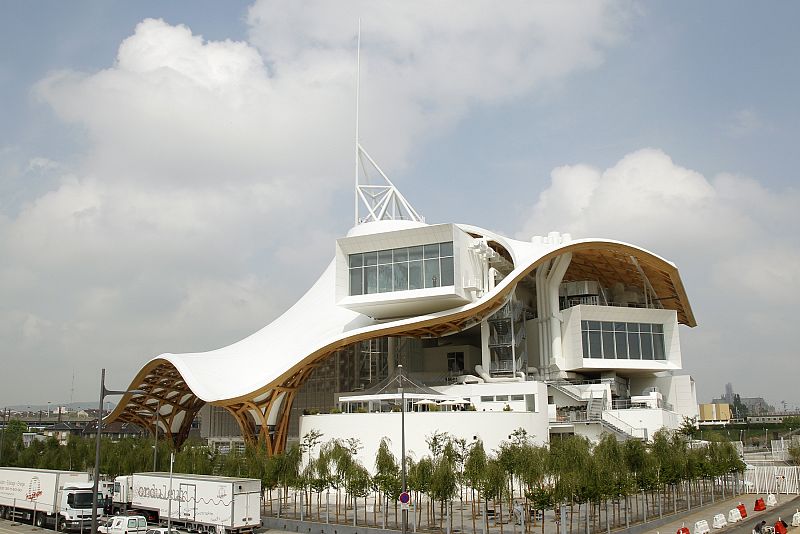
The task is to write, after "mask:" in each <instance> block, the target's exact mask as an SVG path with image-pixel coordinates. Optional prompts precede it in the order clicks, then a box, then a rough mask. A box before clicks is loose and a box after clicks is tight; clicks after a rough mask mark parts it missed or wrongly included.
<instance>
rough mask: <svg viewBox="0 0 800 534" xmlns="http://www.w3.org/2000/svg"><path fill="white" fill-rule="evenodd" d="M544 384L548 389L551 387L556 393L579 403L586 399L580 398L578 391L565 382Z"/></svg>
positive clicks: (555, 381)
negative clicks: (558, 392)
mask: <svg viewBox="0 0 800 534" xmlns="http://www.w3.org/2000/svg"><path fill="white" fill-rule="evenodd" d="M546 383H547V386H548V387H551V388H553V389H555V390H556V391H560V392H561V393H563V394H564V395H566V396H567V397H569V398H571V399H574V400H576V401H581V402H584V401H586V399H584V398H583V397H581V392H580V390H579V389H578V388H576V387H575V386H573V385H572V384H570V383H569V382H567V381H566V380H548V381H547V382H546Z"/></svg>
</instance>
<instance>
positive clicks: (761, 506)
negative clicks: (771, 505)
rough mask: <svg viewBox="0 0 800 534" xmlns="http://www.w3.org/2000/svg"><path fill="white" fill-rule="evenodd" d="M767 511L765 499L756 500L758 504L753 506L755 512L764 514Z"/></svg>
mask: <svg viewBox="0 0 800 534" xmlns="http://www.w3.org/2000/svg"><path fill="white" fill-rule="evenodd" d="M766 509H767V505H766V504H765V503H764V499H762V498H761V497H759V498H758V499H756V503H755V505H753V510H754V511H756V512H763V511H764V510H766Z"/></svg>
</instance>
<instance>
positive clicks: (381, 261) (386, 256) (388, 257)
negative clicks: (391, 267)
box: [378, 250, 392, 265]
mask: <svg viewBox="0 0 800 534" xmlns="http://www.w3.org/2000/svg"><path fill="white" fill-rule="evenodd" d="M387 263H392V251H391V250H379V251H378V265H385V264H387Z"/></svg>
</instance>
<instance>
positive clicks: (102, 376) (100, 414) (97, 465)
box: [91, 369, 146, 534]
mask: <svg viewBox="0 0 800 534" xmlns="http://www.w3.org/2000/svg"><path fill="white" fill-rule="evenodd" d="M126 393H136V394H141V393H146V392H144V391H142V390H139V389H131V390H128V391H115V390H113V389H106V370H105V369H103V370H102V371H100V409H99V410H98V411H97V439H96V440H95V446H94V482H93V484H92V530H91V534H97V491H98V486H99V482H100V433H101V429H102V426H103V400H104V399H105V398H106V395H125V394H126Z"/></svg>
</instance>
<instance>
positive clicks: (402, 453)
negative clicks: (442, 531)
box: [397, 365, 408, 534]
mask: <svg viewBox="0 0 800 534" xmlns="http://www.w3.org/2000/svg"><path fill="white" fill-rule="evenodd" d="M397 383H398V384H399V387H398V388H397V389H398V390H399V391H400V462H401V473H402V477H403V478H402V486H403V493H405V492H406V489H407V488H406V391H405V388H403V366H402V365H398V366H397ZM407 531H408V509H407V508H404V509H403V534H406V532H407Z"/></svg>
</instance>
